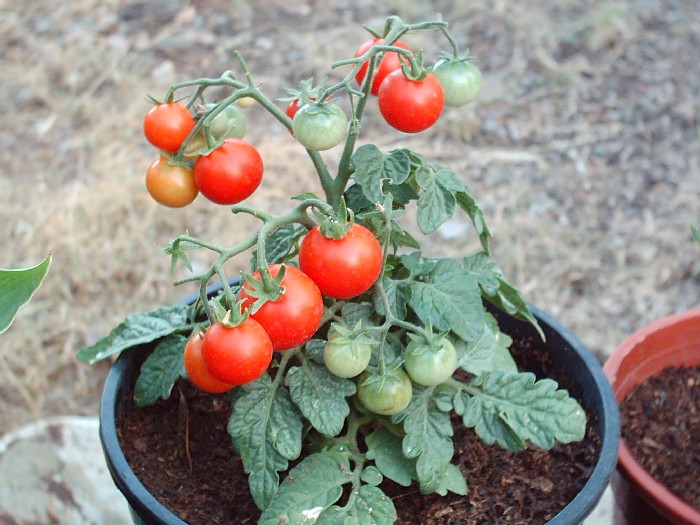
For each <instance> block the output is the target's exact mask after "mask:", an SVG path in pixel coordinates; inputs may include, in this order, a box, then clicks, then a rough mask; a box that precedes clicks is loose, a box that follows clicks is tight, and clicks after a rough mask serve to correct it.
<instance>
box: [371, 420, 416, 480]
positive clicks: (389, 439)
mask: <svg viewBox="0 0 700 525" xmlns="http://www.w3.org/2000/svg"><path fill="white" fill-rule="evenodd" d="M401 440H402V438H401V437H399V436H397V435H396V434H393V433H392V432H389V431H388V430H387V429H386V428H381V427H380V428H378V429H376V430H374V431H373V432H372V433H371V434H369V435H368V436H367V437H366V438H365V443H366V444H367V454H366V455H367V459H371V460H373V461H374V464H375V465H376V466H377V468H378V469H379V471H380V472H381V473H382V474H383V475H384V476H386V477H387V478H389V479H390V480H392V481H395V482H396V483H398V484H399V485H401V486H403V487H408V486H409V485H410V484H411V482H412V481H413V480H414V479H415V478H416V460H415V459H410V458H407V457H406V456H404V454H403V450H402V445H401Z"/></svg>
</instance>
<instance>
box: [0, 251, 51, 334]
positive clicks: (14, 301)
mask: <svg viewBox="0 0 700 525" xmlns="http://www.w3.org/2000/svg"><path fill="white" fill-rule="evenodd" d="M50 266H51V256H50V255H49V256H48V257H46V259H44V260H43V261H42V262H40V263H39V264H37V265H36V266H32V267H31V268H21V269H12V268H11V269H0V304H1V305H2V308H0V334H2V333H3V332H5V331H6V330H7V329H8V328H9V327H10V325H11V324H12V321H14V320H15V317H16V316H17V312H18V311H19V309H20V308H22V306H24V305H25V304H27V303H28V302H29V300H30V299H31V298H32V296H33V295H34V292H36V291H37V290H38V289H39V287H40V286H41V283H43V282H44V278H45V277H46V274H47V273H48V271H49V267H50Z"/></svg>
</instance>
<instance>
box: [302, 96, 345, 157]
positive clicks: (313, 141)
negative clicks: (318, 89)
mask: <svg viewBox="0 0 700 525" xmlns="http://www.w3.org/2000/svg"><path fill="white" fill-rule="evenodd" d="M347 128H348V119H347V117H346V116H345V112H344V111H343V110H342V108H341V107H340V106H338V105H337V104H334V103H332V102H328V103H325V104H323V105H322V106H317V105H315V104H306V105H304V106H302V107H301V108H300V109H299V110H298V111H297V112H296V114H295V115H294V119H292V131H293V132H294V136H295V137H296V138H297V140H298V141H299V142H300V143H301V145H302V146H304V147H305V148H306V149H308V150H311V151H325V150H327V149H331V148H333V147H335V146H337V145H338V144H340V143H341V142H343V140H344V139H345V136H346V135H347Z"/></svg>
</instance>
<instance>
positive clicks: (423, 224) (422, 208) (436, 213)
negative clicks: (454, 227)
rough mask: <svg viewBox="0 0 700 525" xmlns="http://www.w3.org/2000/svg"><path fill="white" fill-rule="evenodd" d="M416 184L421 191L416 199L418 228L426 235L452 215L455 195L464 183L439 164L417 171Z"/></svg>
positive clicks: (461, 189) (462, 187)
mask: <svg viewBox="0 0 700 525" xmlns="http://www.w3.org/2000/svg"><path fill="white" fill-rule="evenodd" d="M416 183H417V184H418V185H419V186H420V188H421V189H422V190H423V191H422V192H421V194H420V197H419V198H418V226H419V227H420V229H421V231H422V232H423V233H425V234H426V235H427V234H429V233H432V232H434V231H435V230H437V229H438V228H439V227H440V226H441V225H442V224H443V223H444V222H445V221H446V220H447V219H449V218H450V217H452V215H454V211H455V202H456V199H455V194H456V193H458V192H460V191H463V190H464V183H463V182H462V181H461V180H460V178H459V177H457V175H455V174H454V173H453V172H452V171H450V170H448V169H447V168H444V167H443V166H440V165H439V164H432V165H430V166H428V167H423V168H421V169H419V170H418V171H417V172H416Z"/></svg>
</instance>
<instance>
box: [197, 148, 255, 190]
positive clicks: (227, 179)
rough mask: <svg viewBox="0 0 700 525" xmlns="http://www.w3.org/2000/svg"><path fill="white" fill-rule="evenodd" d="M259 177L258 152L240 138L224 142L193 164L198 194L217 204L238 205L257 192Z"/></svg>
mask: <svg viewBox="0 0 700 525" xmlns="http://www.w3.org/2000/svg"><path fill="white" fill-rule="evenodd" d="M262 176H263V161H262V158H261V157H260V154H259V153H258V150H256V149H255V148H254V147H253V146H252V145H251V144H249V143H248V142H246V141H245V140H243V139H237V138H230V139H226V140H225V141H224V143H223V144H222V145H221V146H220V147H218V148H217V149H215V150H214V151H212V152H211V153H210V154H209V155H202V156H201V157H198V158H197V161H196V162H195V164H194V178H195V182H196V183H197V187H198V188H199V191H201V192H202V195H204V196H205V197H206V198H207V199H209V200H211V201H213V202H216V203H217V204H236V203H237V202H241V201H242V200H243V199H245V198H247V197H249V196H250V195H251V194H252V193H253V192H254V191H255V190H256V189H257V187H258V186H259V185H260V182H261V181H262Z"/></svg>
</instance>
